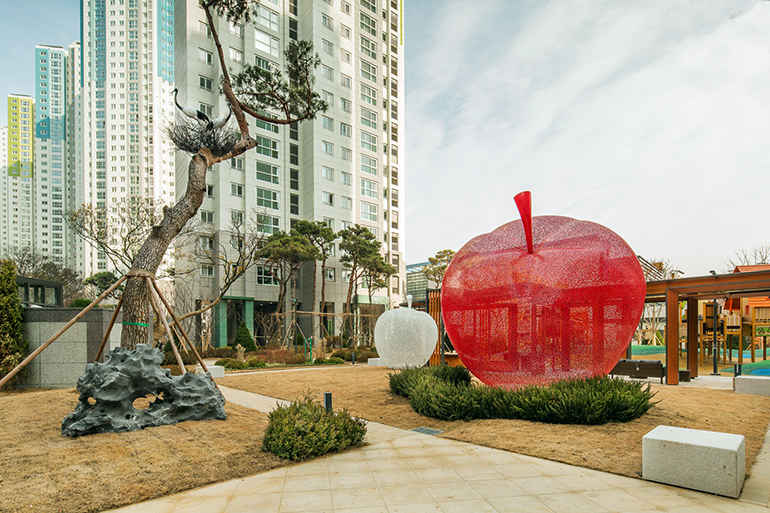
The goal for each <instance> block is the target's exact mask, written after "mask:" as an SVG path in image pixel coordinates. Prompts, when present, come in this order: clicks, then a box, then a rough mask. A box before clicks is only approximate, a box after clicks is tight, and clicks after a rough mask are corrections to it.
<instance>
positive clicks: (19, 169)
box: [2, 94, 35, 247]
mask: <svg viewBox="0 0 770 513" xmlns="http://www.w3.org/2000/svg"><path fill="white" fill-rule="evenodd" d="M34 118H35V105H34V100H33V98H32V97H31V96H27V95H20V94H12V95H9V96H8V132H7V145H6V148H7V153H6V158H7V164H6V173H5V177H4V179H5V189H4V191H3V192H4V198H3V200H2V201H3V204H2V206H3V208H2V210H3V213H4V216H5V224H6V228H7V232H6V237H5V238H4V244H5V246H6V247H22V246H31V245H32V244H33V241H34V231H33V229H34V215H35V211H34V208H33V201H32V200H33V178H34V126H35V119H34Z"/></svg>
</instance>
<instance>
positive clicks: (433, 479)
mask: <svg viewBox="0 0 770 513" xmlns="http://www.w3.org/2000/svg"><path fill="white" fill-rule="evenodd" d="M413 472H414V474H415V475H416V476H417V479H419V480H420V482H421V483H423V484H428V483H449V482H456V481H463V478H462V477H460V474H458V473H457V472H455V471H454V470H452V469H451V468H449V467H445V468H423V469H414V470H413Z"/></svg>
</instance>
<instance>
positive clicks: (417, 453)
mask: <svg viewBox="0 0 770 513" xmlns="http://www.w3.org/2000/svg"><path fill="white" fill-rule="evenodd" d="M397 451H398V454H399V456H401V457H402V458H404V459H413V458H437V457H438V456H437V455H436V453H435V452H433V449H431V448H430V447H404V448H400V449H397Z"/></svg>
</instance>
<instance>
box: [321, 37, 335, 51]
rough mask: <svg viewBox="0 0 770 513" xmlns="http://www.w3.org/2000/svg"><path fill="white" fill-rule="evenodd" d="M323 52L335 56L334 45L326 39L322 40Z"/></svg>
mask: <svg viewBox="0 0 770 513" xmlns="http://www.w3.org/2000/svg"><path fill="white" fill-rule="evenodd" d="M321 50H323V51H324V52H326V53H328V54H329V55H334V45H333V44H332V43H331V42H329V41H327V40H326V39H321Z"/></svg>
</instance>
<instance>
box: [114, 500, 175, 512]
mask: <svg viewBox="0 0 770 513" xmlns="http://www.w3.org/2000/svg"><path fill="white" fill-rule="evenodd" d="M177 502H179V499H172V498H165V499H155V500H153V501H147V502H140V503H139V504H132V505H131V506H125V507H122V508H118V509H111V510H110V511H109V512H107V513H169V512H170V511H171V508H173V507H174V505H176V503H177Z"/></svg>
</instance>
